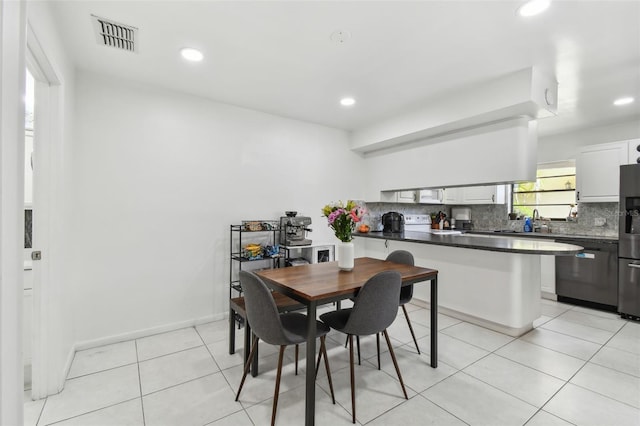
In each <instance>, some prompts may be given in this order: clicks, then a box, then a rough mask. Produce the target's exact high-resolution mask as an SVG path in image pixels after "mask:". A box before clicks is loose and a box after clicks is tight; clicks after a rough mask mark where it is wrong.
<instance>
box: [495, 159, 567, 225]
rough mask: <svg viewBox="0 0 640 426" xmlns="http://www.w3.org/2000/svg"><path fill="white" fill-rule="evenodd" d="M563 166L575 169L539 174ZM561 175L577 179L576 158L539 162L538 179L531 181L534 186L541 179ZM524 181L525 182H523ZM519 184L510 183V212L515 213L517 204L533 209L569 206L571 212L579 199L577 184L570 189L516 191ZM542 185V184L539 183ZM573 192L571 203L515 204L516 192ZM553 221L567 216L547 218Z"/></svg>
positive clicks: (561, 219)
mask: <svg viewBox="0 0 640 426" xmlns="http://www.w3.org/2000/svg"><path fill="white" fill-rule="evenodd" d="M561 168H570V169H573V173H568V174H567V173H562V174H557V175H556V174H552V175H549V176H538V175H539V173H540V171H541V170H549V169H561ZM560 177H566V178H571V177H573V178H574V181H575V177H576V166H575V161H574V160H568V161H556V162H550V163H541V164H538V166H537V168H536V180H535V181H530V182H532V183H533V184H534V188H535V187H536V183H539V181H540V180H541V179H553V178H560ZM522 183H524V182H522ZM517 185H518V184H516V183H512V184H511V185H509V187H510V188H509V191H510V196H509V198H508V203H507V208H508V211H509V212H513V213H515V209H516V206H518V207H525V208H532V209H538V210H540V207H545V206H547V207H548V206H558V207H560V206H565V205H566V208H567V213H569V212H570V211H571V209H572V208H573V207H574V206H575V205H576V204H577V199H576V192H577V188H576V185H574V186H573V188H570V189H550V190H539V189H534V190H531V191H516V190H515V189H516V187H517ZM537 186H540V185H537ZM571 192H572V193H573V201H572V202H571V203H567V204H564V203H562V204H559V203H546V204H541V203H536V204H515V199H514V198H515V197H514V196H515V195H516V194H549V193H571ZM545 219H548V220H551V221H565V220H566V216H565V217H549V218H545Z"/></svg>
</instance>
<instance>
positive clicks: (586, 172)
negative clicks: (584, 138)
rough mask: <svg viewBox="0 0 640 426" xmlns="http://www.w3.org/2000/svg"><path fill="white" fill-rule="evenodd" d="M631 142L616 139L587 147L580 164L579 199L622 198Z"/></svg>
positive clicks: (577, 170) (577, 173)
mask: <svg viewBox="0 0 640 426" xmlns="http://www.w3.org/2000/svg"><path fill="white" fill-rule="evenodd" d="M628 149H629V148H628V143H627V142H615V143H608V144H602V145H593V146H588V147H585V148H584V149H583V150H582V152H580V155H578V161H577V163H576V181H577V182H576V185H577V189H578V192H577V194H576V198H577V200H578V201H581V202H587V203H598V202H612V201H614V202H615V201H618V198H619V190H620V166H621V165H622V164H626V163H627V157H628Z"/></svg>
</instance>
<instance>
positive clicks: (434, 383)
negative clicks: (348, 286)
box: [25, 300, 640, 426]
mask: <svg viewBox="0 0 640 426" xmlns="http://www.w3.org/2000/svg"><path fill="white" fill-rule="evenodd" d="M542 307H543V309H542V313H543V316H542V317H541V318H540V319H539V320H538V321H536V329H534V330H532V331H531V332H529V333H527V334H526V335H524V336H522V337H521V338H519V339H514V338H512V337H509V336H506V335H503V334H500V333H496V332H494V331H491V330H487V329H485V328H481V327H478V326H476V325H473V324H469V323H466V322H463V321H459V320H457V319H454V318H451V317H448V316H446V315H439V323H438V328H439V330H440V332H439V367H438V368H437V369H432V368H431V367H430V366H429V362H430V360H429V350H430V348H429V312H428V310H426V309H422V308H420V307H419V306H416V305H412V306H410V307H409V311H410V313H409V315H410V317H411V319H412V321H413V323H414V326H415V328H416V331H417V333H418V337H419V341H418V342H419V344H420V348H421V350H422V354H421V355H418V354H417V352H416V350H415V346H414V344H413V342H412V341H411V336H410V334H409V333H408V331H407V327H406V323H405V319H404V317H403V316H402V311H401V310H400V311H399V314H398V319H397V321H396V322H395V323H394V324H393V326H392V327H390V330H389V334H390V336H391V338H392V343H393V344H394V345H395V351H396V355H397V358H398V363H399V365H400V369H401V371H402V373H403V376H404V380H405V383H406V385H407V387H408V389H407V391H408V394H409V400H405V399H404V398H403V397H402V393H401V389H400V385H399V382H398V381H397V378H396V375H395V370H394V368H393V365H392V363H391V359H390V356H389V353H388V351H387V350H386V348H385V345H384V341H383V343H382V345H383V346H382V348H383V351H382V371H378V370H377V368H376V365H377V364H376V351H375V339H374V338H372V337H371V338H363V339H362V342H361V343H362V345H361V350H362V356H363V362H362V365H361V366H358V367H357V369H356V398H357V417H358V424H361V425H363V424H368V425H403V426H407V425H464V424H469V425H495V426H500V425H525V424H526V425H527V426H539V425H571V424H574V425H598V426H601V425H612V426H613V425H615V426H622V425H635V426H638V425H640V324H638V323H633V322H629V321H625V320H622V319H620V318H619V317H618V316H617V315H614V314H609V313H606V312H600V311H594V310H590V309H585V308H581V307H574V306H570V305H565V304H562V303H557V302H553V301H549V300H543V301H542ZM324 309H331V308H330V307H326V308H324ZM236 337H237V339H236V341H237V342H242V331H240V330H238V331H237V335H236ZM227 342H228V340H227V322H226V321H218V322H213V323H209V324H204V325H200V326H197V327H190V328H185V329H182V330H176V331H172V332H169V333H163V334H158V335H155V336H149V337H145V338H141V339H136V340H132V341H128V342H121V343H117V344H113V345H108V346H102V347H99V348H94V349H89V350H85V351H79V352H77V353H76V355H75V358H74V361H73V364H72V366H71V370H70V372H69V377H68V379H67V381H66V384H65V388H64V390H63V391H62V392H60V393H59V394H57V395H53V396H50V397H48V398H47V399H46V400H39V401H30V399H29V393H28V392H25V426H26V425H28V426H35V425H38V426H41V425H50V424H55V425H60V426H69V425H81V426H91V425H105V426H116V425H117V426H122V425H132V426H133V425H149V426H155V425H167V426H172V425H177V426H178V425H179V426H188V425H195V426H202V425H216V426H220V425H234V426H242V425H264V424H268V422H269V419H270V414H271V404H272V397H273V387H274V379H275V368H276V364H277V350H276V348H273V347H271V346H269V345H266V344H263V345H261V347H260V369H261V374H260V375H259V376H258V377H256V378H254V377H251V376H249V377H248V378H247V382H246V384H245V388H244V389H243V393H242V395H241V398H240V402H235V401H234V396H235V391H236V389H237V386H238V384H239V381H240V378H241V375H242V353H243V348H242V347H241V343H240V345H239V347H238V348H237V351H236V353H235V354H234V355H229V353H228V346H227V345H228V343H227ZM344 342H345V338H344V335H342V334H340V333H337V332H335V331H334V332H331V333H330V335H329V339H327V346H328V348H327V349H328V353H329V359H330V362H331V368H332V376H333V381H334V386H335V388H336V402H337V404H336V405H332V404H331V399H330V397H329V392H328V382H327V379H326V374H325V372H324V369H321V370H320V373H319V375H318V381H317V392H316V398H317V399H316V424H318V425H331V426H335V425H339V424H344V425H348V424H350V422H351V415H350V410H351V402H350V396H349V395H350V393H349V369H348V368H349V367H348V365H349V364H348V351H347V350H346V349H345V348H344ZM285 356H286V358H287V359H286V361H287V362H286V365H285V367H284V368H283V376H282V384H281V388H280V399H279V404H278V417H277V424H278V425H301V424H303V421H302V419H303V418H304V362H303V360H304V348H301V355H300V357H301V363H300V367H301V368H300V373H301V374H299V375H298V376H296V375H295V374H294V368H293V348H290V349H288V350H287V352H286V355H285Z"/></svg>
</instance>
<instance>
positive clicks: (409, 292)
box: [387, 250, 415, 303]
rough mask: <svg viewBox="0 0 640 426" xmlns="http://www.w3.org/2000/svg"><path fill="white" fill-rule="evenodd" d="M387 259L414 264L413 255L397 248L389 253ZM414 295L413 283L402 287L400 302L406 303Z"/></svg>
mask: <svg viewBox="0 0 640 426" xmlns="http://www.w3.org/2000/svg"><path fill="white" fill-rule="evenodd" d="M387 260H389V261H391V262H394V263H402V264H404V265H411V266H414V265H415V262H414V260H413V255H412V254H411V252H408V251H406V250H395V251H392V252H391V253H389V255H388V256H387ZM412 297H413V284H412V285H407V286H404V287H402V289H401V290H400V302H402V303H406V302H408V301H409V300H411V298H412Z"/></svg>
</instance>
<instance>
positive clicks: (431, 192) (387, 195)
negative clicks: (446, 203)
mask: <svg viewBox="0 0 640 426" xmlns="http://www.w3.org/2000/svg"><path fill="white" fill-rule="evenodd" d="M443 193H444V190H442V189H420V190H411V191H383V192H382V193H381V196H380V201H386V202H389V203H422V204H442V198H443Z"/></svg>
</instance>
